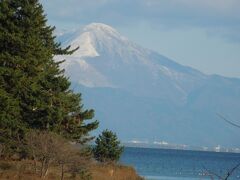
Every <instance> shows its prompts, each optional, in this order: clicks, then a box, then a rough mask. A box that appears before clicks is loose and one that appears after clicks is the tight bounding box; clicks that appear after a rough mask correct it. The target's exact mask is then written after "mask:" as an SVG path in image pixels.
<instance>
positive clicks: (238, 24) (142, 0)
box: [40, 0, 240, 78]
mask: <svg viewBox="0 0 240 180" xmlns="http://www.w3.org/2000/svg"><path fill="white" fill-rule="evenodd" d="M40 2H41V3H42V4H43V7H44V10H45V13H46V14H47V17H48V20H49V23H50V24H51V25H55V26H56V27H57V29H58V30H71V29H76V28H79V27H82V26H84V25H87V24H89V23H92V22H100V23H105V24H108V25H110V26H112V27H114V28H115V29H117V30H118V31H119V32H120V33H122V34H123V35H125V36H126V37H127V38H129V39H130V40H133V41H134V42H136V43H138V44H140V45H141V46H143V47H146V48H149V49H152V50H155V51H157V52H159V53H160V54H162V55H165V56H167V57H169V58H171V59H173V60H174V61H176V62H178V63H180V64H183V65H187V66H191V67H193V68H196V69H198V70H200V71H202V72H204V73H207V74H220V75H224V76H229V77H238V78H240V11H239V9H240V0H68V1H66V0H40Z"/></svg>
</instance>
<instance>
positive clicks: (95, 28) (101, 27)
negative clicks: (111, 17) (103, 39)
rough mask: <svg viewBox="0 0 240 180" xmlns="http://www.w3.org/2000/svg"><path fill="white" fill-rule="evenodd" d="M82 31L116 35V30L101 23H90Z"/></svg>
mask: <svg viewBox="0 0 240 180" xmlns="http://www.w3.org/2000/svg"><path fill="white" fill-rule="evenodd" d="M84 31H103V32H109V33H118V32H117V30H115V29H114V28H113V27H111V26H109V25H107V24H103V23H91V24H89V25H87V26H85V28H84ZM118 34H119V33H118Z"/></svg>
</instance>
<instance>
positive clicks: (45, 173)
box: [43, 161, 49, 179]
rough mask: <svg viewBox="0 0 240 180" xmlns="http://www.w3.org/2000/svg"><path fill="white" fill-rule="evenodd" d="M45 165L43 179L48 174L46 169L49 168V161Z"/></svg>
mask: <svg viewBox="0 0 240 180" xmlns="http://www.w3.org/2000/svg"><path fill="white" fill-rule="evenodd" d="M45 164H46V167H45V172H44V176H43V179H45V177H46V176H47V173H48V167H49V161H46V162H45Z"/></svg>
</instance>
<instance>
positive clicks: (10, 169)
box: [0, 160, 143, 180]
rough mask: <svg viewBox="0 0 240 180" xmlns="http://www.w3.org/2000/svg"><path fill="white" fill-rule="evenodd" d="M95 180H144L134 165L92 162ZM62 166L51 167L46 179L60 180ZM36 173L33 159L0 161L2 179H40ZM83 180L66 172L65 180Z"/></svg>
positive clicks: (91, 170)
mask: <svg viewBox="0 0 240 180" xmlns="http://www.w3.org/2000/svg"><path fill="white" fill-rule="evenodd" d="M89 171H90V173H91V176H92V179H93V180H143V178H141V177H140V176H138V175H137V173H136V171H135V170H134V168H132V167H128V166H123V165H103V164H96V163H92V164H91V166H90V167H89ZM60 174H61V172H60V168H58V167H53V168H50V169H49V172H48V175H47V176H46V178H45V180H59V179H60ZM40 179H41V178H40V177H39V175H36V174H35V173H34V168H33V166H32V162H31V161H27V160H26V161H4V160H1V161H0V180H40ZM71 179H75V180H81V178H80V177H76V178H72V177H71V175H70V174H68V173H66V174H65V176H64V180H71Z"/></svg>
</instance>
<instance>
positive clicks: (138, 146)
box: [123, 143, 240, 154]
mask: <svg viewBox="0 0 240 180" xmlns="http://www.w3.org/2000/svg"><path fill="white" fill-rule="evenodd" d="M123 145H124V146H125V147H127V148H146V149H163V150H176V151H195V152H212V153H230V154H231V153H234V154H239V153H240V150H238V151H236V150H235V151H234V150H232V151H231V150H229V149H228V151H224V149H223V150H220V151H214V150H211V149H209V150H203V149H201V148H192V149H191V148H185V149H184V148H173V147H172V148H171V147H166V146H165V147H164V146H156V145H151V144H147V145H146V144H129V143H123Z"/></svg>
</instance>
